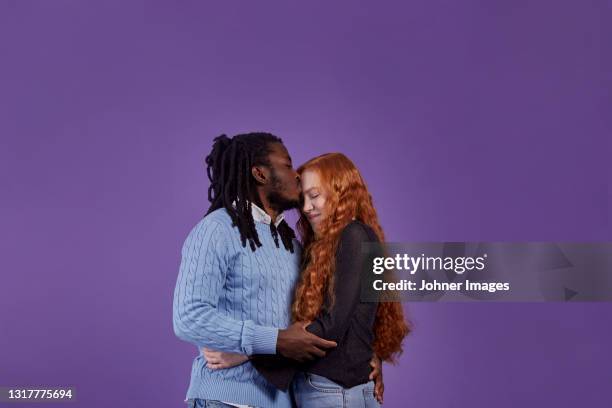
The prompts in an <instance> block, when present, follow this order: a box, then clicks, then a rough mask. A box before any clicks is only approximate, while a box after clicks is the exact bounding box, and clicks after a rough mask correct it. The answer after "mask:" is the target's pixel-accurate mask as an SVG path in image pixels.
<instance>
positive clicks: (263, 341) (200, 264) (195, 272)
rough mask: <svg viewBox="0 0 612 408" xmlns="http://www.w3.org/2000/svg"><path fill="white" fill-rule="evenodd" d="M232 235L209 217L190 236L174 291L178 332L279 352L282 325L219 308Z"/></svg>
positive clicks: (228, 347) (228, 346)
mask: <svg viewBox="0 0 612 408" xmlns="http://www.w3.org/2000/svg"><path fill="white" fill-rule="evenodd" d="M228 235H229V233H228V231H227V228H226V227H225V226H223V225H222V224H220V223H218V222H217V221H214V220H208V219H206V218H204V219H203V220H202V221H200V223H198V225H197V226H196V227H195V228H194V229H193V230H192V231H191V232H190V233H189V235H188V237H187V239H186V240H185V243H184V245H183V249H182V251H181V255H182V256H181V265H180V269H179V276H178V279H177V282H176V287H175V290H174V302H173V313H172V314H173V326H174V333H175V334H176V335H177V336H178V337H179V338H181V339H182V340H185V341H187V342H190V343H193V344H195V345H196V346H198V347H210V348H212V349H215V350H220V351H229V352H235V353H243V354H247V355H251V354H256V353H258V354H275V353H276V340H277V337H278V329H276V328H274V327H266V326H261V325H258V324H255V323H254V322H253V321H251V320H245V321H241V320H236V319H234V318H231V317H229V316H227V315H225V314H222V313H220V312H219V311H218V310H217V305H218V302H219V297H220V293H221V290H222V289H223V286H224V284H225V279H226V276H227V273H228V269H229V267H230V265H229V252H228V251H229V246H228V239H229V237H228Z"/></svg>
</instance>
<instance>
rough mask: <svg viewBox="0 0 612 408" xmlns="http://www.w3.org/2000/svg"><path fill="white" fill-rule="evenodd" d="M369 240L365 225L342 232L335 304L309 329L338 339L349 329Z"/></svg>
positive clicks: (335, 281)
mask: <svg viewBox="0 0 612 408" xmlns="http://www.w3.org/2000/svg"><path fill="white" fill-rule="evenodd" d="M366 241H368V234H367V232H366V230H365V229H364V227H363V226H362V225H361V224H358V223H351V224H349V225H347V226H346V228H344V231H342V234H341V236H340V242H339V244H338V250H337V251H336V270H335V273H334V298H335V299H334V303H333V307H332V308H331V310H325V311H323V312H321V313H319V315H318V316H317V317H316V318H315V319H314V320H313V322H312V323H311V324H310V325H309V326H308V327H307V328H306V330H307V331H309V332H311V333H313V334H315V335H317V336H319V337H323V338H324V339H328V340H333V341H336V342H337V341H338V340H340V339H341V338H342V337H343V336H344V334H345V333H346V331H347V330H348V327H349V323H350V320H351V319H350V317H351V316H352V314H353V313H354V311H355V308H356V307H357V304H358V303H359V298H360V295H361V274H362V268H363V260H364V256H363V254H362V252H361V244H362V243H363V242H366Z"/></svg>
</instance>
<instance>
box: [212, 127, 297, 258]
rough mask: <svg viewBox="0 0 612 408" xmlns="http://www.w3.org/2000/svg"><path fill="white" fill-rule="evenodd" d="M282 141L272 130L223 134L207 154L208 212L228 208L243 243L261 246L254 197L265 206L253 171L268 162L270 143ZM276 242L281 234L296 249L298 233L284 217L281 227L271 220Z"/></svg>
mask: <svg viewBox="0 0 612 408" xmlns="http://www.w3.org/2000/svg"><path fill="white" fill-rule="evenodd" d="M272 143H283V141H282V140H281V139H280V138H279V137H277V136H274V135H273V134H271V133H259V132H258V133H246V134H240V135H236V136H234V137H232V138H228V137H227V136H226V135H221V136H218V137H216V138H215V140H214V143H213V148H212V151H211V152H210V154H209V155H208V156H207V157H206V173H207V174H208V179H209V180H210V187H208V201H210V208H208V211H207V212H206V215H208V214H210V213H211V212H213V211H215V210H217V209H219V208H225V209H226V210H227V212H228V214H229V215H230V217H231V218H232V225H233V226H235V227H238V231H240V240H241V242H242V246H243V247H246V242H247V240H248V241H249V245H250V246H251V250H252V251H255V250H256V248H257V247H260V246H261V242H260V241H259V236H258V235H257V230H256V229H255V222H254V220H253V216H252V214H251V204H252V203H251V200H255V204H256V205H258V206H260V207H263V206H262V204H261V202H260V200H259V196H258V195H257V189H256V184H255V183H256V181H255V178H254V177H253V175H252V174H251V168H252V167H253V166H269V165H270V161H269V159H268V155H269V154H270V144H272ZM270 229H271V232H272V236H273V237H274V242H275V243H276V247H277V248H278V235H280V237H281V240H282V241H283V245H284V246H285V249H287V250H289V251H291V252H293V238H295V233H294V232H293V230H292V229H291V227H289V224H287V222H286V221H285V220H283V221H282V222H281V223H280V224H279V225H278V228H277V227H275V226H274V223H270Z"/></svg>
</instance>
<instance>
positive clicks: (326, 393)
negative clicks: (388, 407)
mask: <svg viewBox="0 0 612 408" xmlns="http://www.w3.org/2000/svg"><path fill="white" fill-rule="evenodd" d="M293 391H294V396H295V402H296V403H297V406H298V408H379V407H380V404H379V403H378V401H376V398H374V381H370V382H367V383H365V384H360V385H356V386H354V387H351V388H344V387H342V386H341V385H339V384H337V383H335V382H333V381H331V380H328V379H327V378H325V377H321V376H320V375H316V374H310V373H300V374H298V375H297V376H296V377H295V379H294V380H293Z"/></svg>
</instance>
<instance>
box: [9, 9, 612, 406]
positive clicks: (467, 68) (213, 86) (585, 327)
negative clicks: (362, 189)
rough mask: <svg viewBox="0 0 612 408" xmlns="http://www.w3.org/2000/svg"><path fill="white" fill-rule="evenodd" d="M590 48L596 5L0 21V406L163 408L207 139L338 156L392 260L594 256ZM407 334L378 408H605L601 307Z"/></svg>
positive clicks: (599, 118) (170, 398) (476, 317)
mask: <svg viewBox="0 0 612 408" xmlns="http://www.w3.org/2000/svg"><path fill="white" fill-rule="evenodd" d="M304 3H308V4H304ZM383 3H384V4H383ZM611 27H612V21H611V18H610V5H609V2H605V1H590V2H583V1H578V0H577V1H573V2H568V1H552V0H551V1H535V2H534V1H506V2H490V1H484V0H483V1H461V2H457V1H450V0H449V1H431V0H422V1H412V2H403V1H402V2H399V1H398V2H391V1H387V2H354V1H344V2H338V1H336V2H323V1H317V2H281V1H277V2H242V3H234V2H194V1H191V2H186V1H181V2H172V1H167V2H150V1H138V2H135V1H130V2H125V1H112V2H109V1H105V2H86V1H78V0H74V1H39V2H30V1H17V0H12V1H11V0H3V1H2V2H1V3H0V135H1V149H0V183H1V190H0V191H1V197H2V199H1V202H0V203H1V211H0V223H1V224H0V244H1V249H2V255H1V257H0V270H1V273H2V280H1V283H0V386H13V385H21V386H25V385H74V386H76V387H77V394H78V398H79V400H80V403H79V404H78V405H79V406H88V407H111V406H128V404H129V405H133V404H136V406H143V407H144V406H147V407H172V406H174V407H181V406H183V404H182V402H181V401H182V399H183V397H184V394H185V391H186V389H187V384H188V379H189V373H190V367H191V361H192V358H193V357H194V355H195V352H196V350H195V349H194V348H193V347H192V346H191V345H189V344H187V343H183V342H181V341H180V340H178V339H177V338H176V337H174V334H173V331H172V323H171V300H172V299H171V298H172V292H173V289H174V283H175V280H176V276H177V272H178V264H179V251H180V247H181V245H182V242H183V240H184V238H185V236H186V234H187V233H188V231H189V230H190V228H191V227H192V226H193V225H194V224H195V223H196V222H197V221H198V219H199V218H200V217H201V215H202V214H203V212H204V211H205V210H206V208H207V202H206V199H205V192H206V187H207V184H206V178H205V173H204V167H203V158H204V156H205V154H206V153H207V152H208V151H209V149H210V146H211V141H212V138H213V137H214V136H216V135H218V134H220V133H228V134H234V133H237V132H243V131H250V130H268V131H272V132H274V133H277V134H278V135H280V136H281V137H283V138H284V140H285V142H286V145H287V147H288V149H289V150H290V152H291V153H292V155H293V158H294V161H295V163H302V162H304V161H305V160H307V159H308V158H310V157H312V156H314V155H318V154H320V153H323V152H328V151H342V152H344V153H346V154H347V155H348V156H349V157H351V158H352V159H353V160H354V161H355V162H356V164H357V165H358V166H359V167H360V169H361V170H362V172H363V174H364V176H365V178H366V180H367V182H368V183H369V186H370V189H371V192H372V194H373V196H374V199H375V204H376V206H377V208H378V211H379V214H380V217H381V220H382V223H383V226H384V228H385V229H386V232H387V235H388V238H389V239H390V240H394V241H409V240H421V241H425V240H508V241H509V240H551V241H552V240H556V241H562V240H574V241H580V240H610V239H612V234H611V228H610V202H611V198H610V194H611V193H610V191H611V189H610V174H612V171H611V170H612V169H611V168H610V164H609V163H610V159H609V157H610V153H611V152H610V143H609V139H610V134H611V131H612V123H611V119H610V111H611V108H612V104H611V99H610V95H611V93H612V90H611V83H612V82H611V78H610V73H611V72H612V61H611V58H610V54H611V53H610V49H611V48H610V45H611V44H610V38H612V32H611V31H612V30H611ZM407 310H408V313H409V315H410V318H411V319H412V320H413V322H414V324H415V331H414V334H413V335H411V336H410V337H409V338H408V339H407V341H406V343H405V353H404V355H403V356H402V358H401V362H400V364H399V365H398V366H396V367H391V366H387V367H386V369H385V370H386V372H385V374H386V377H385V379H386V386H387V391H386V405H387V406H390V407H401V406H414V407H433V408H438V407H445V408H446V407H463V406H471V407H491V406H495V407H516V406H524V407H535V406H555V407H575V406H589V407H603V406H612V405H611V404H612V389H611V388H610V384H611V381H612V372H611V369H610V367H612V353H611V352H610V346H609V345H610V343H612V327H611V326H610V320H611V317H612V314H611V312H612V304H610V303H600V304H594V303H592V304H589V303H579V304H561V303H559V304H482V303H479V304H410V305H407ZM49 406H50V407H51V406H52V405H49Z"/></svg>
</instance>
